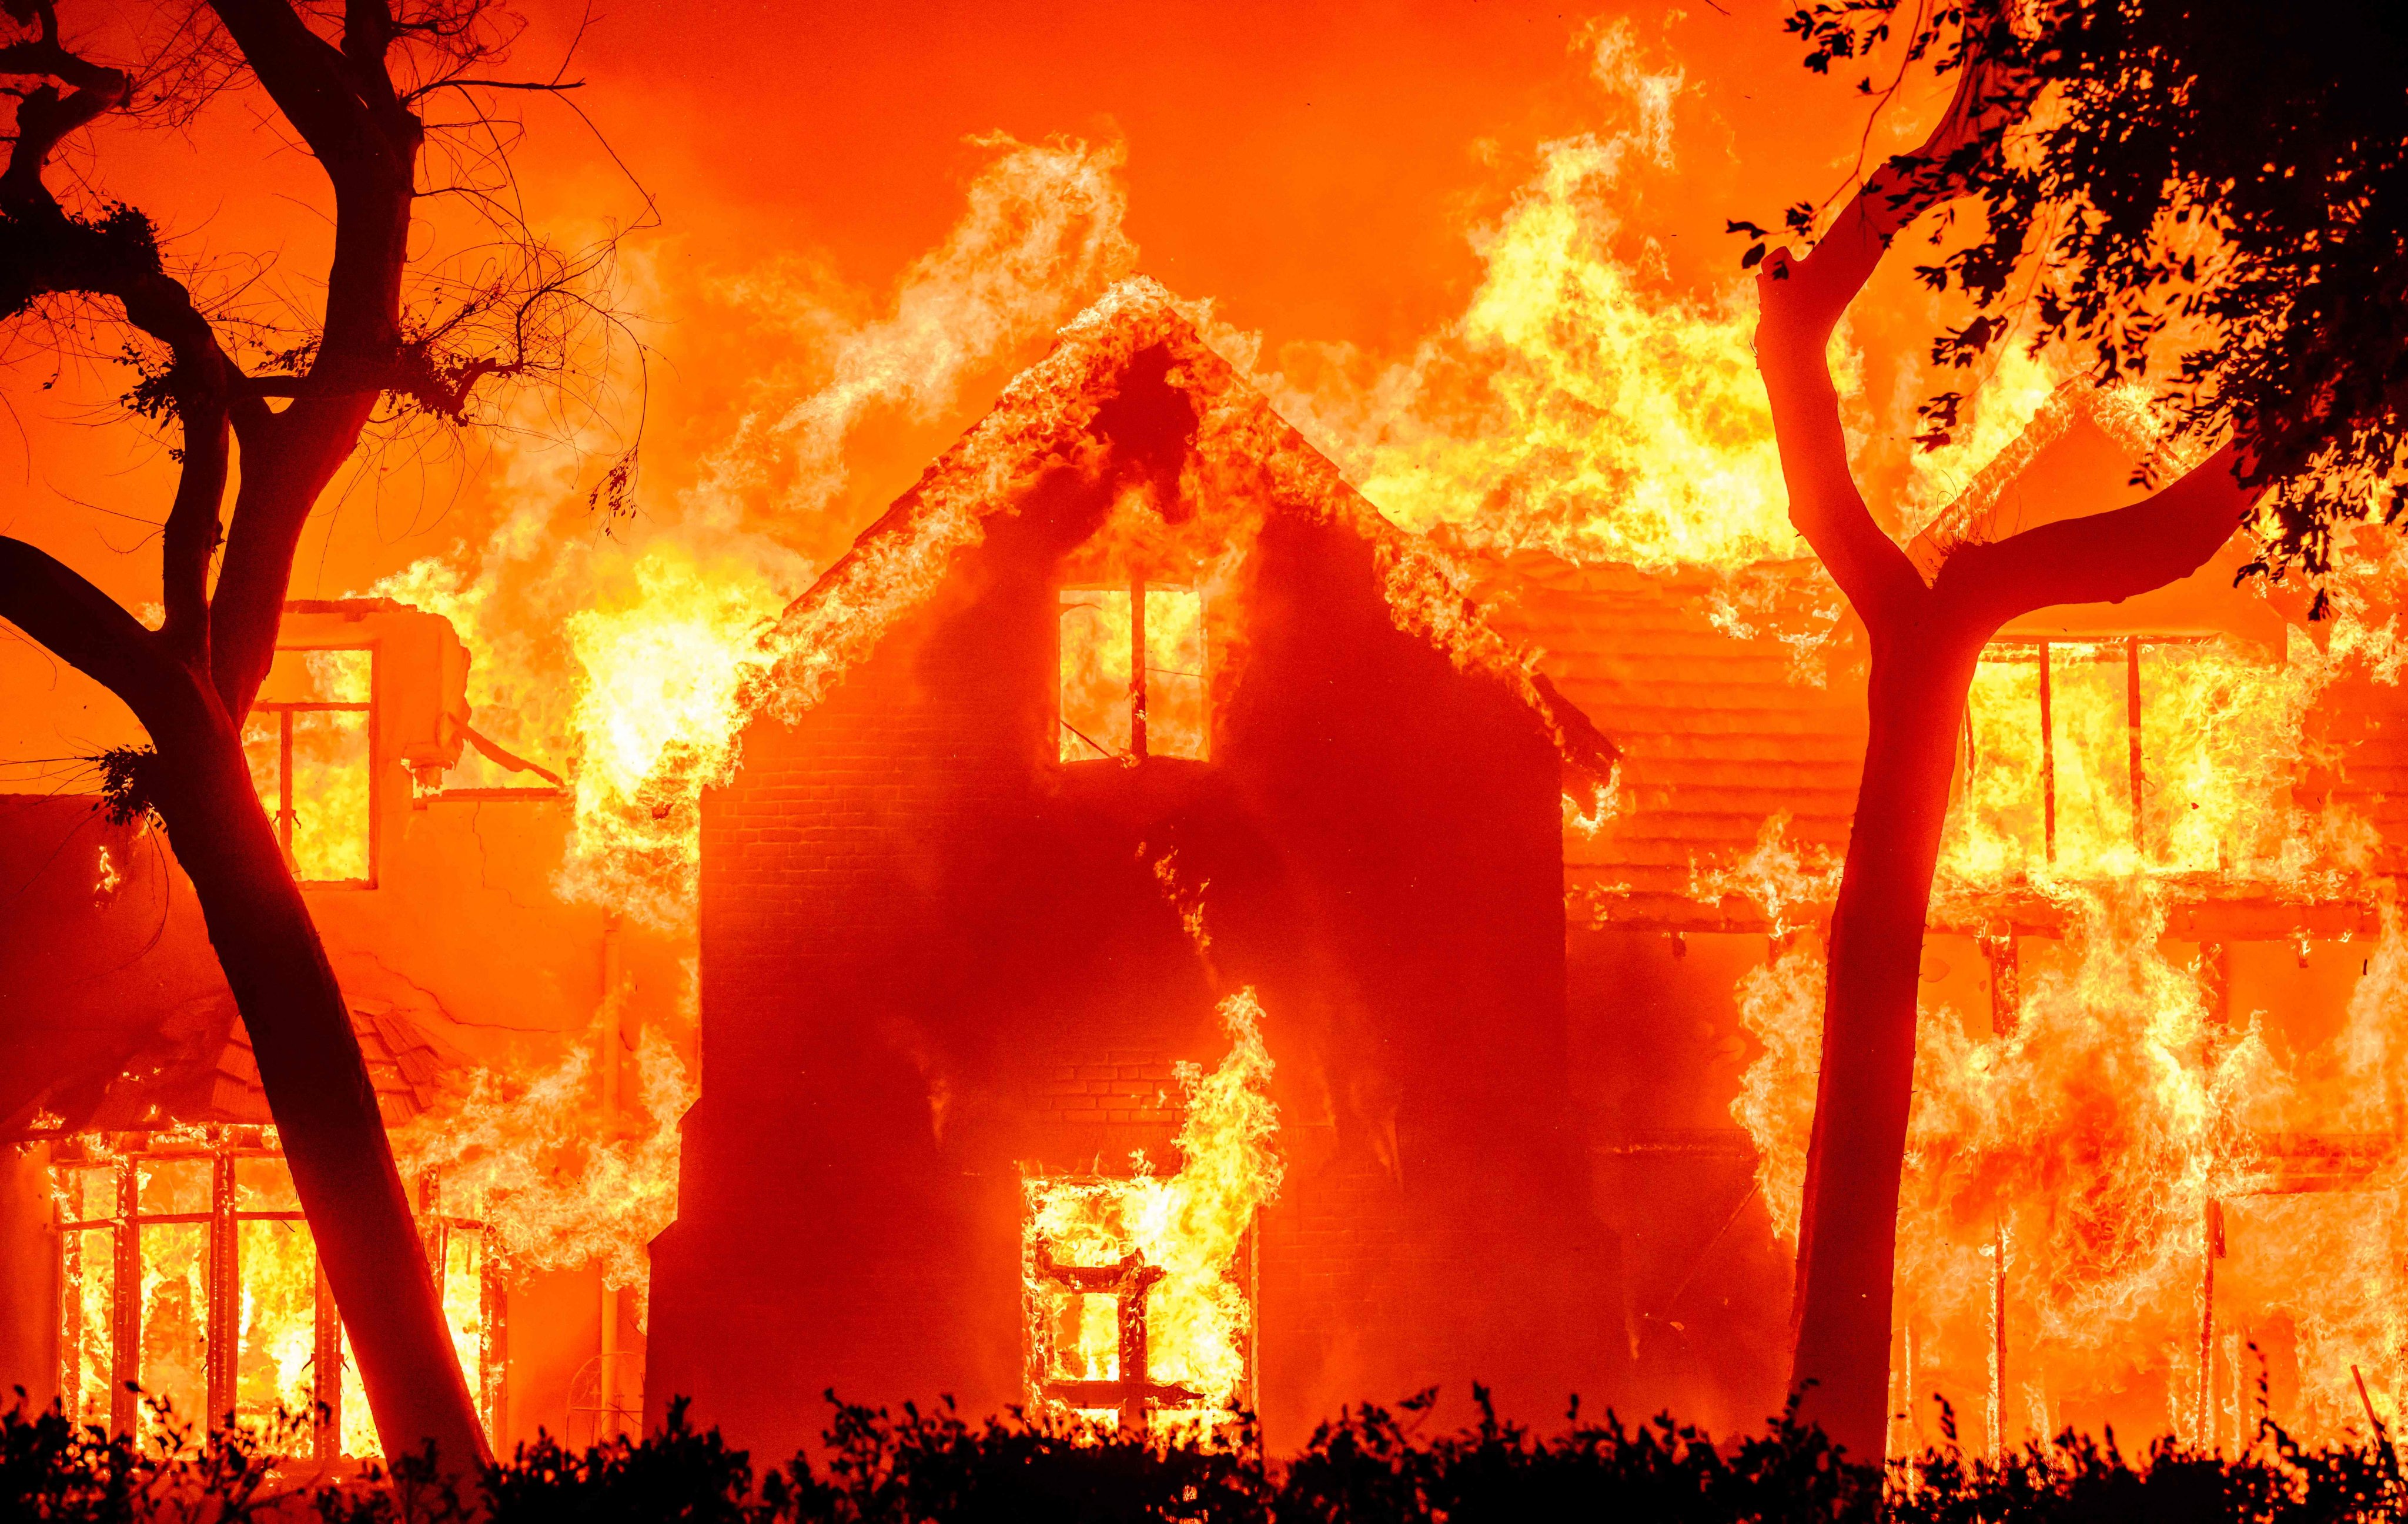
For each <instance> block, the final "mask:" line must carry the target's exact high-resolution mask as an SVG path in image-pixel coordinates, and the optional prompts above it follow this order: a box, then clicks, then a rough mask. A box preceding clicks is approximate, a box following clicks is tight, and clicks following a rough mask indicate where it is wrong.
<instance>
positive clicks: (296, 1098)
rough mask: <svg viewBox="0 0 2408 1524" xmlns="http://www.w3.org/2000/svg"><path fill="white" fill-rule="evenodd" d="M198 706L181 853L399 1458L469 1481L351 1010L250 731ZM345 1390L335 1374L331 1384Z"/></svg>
mask: <svg viewBox="0 0 2408 1524" xmlns="http://www.w3.org/2000/svg"><path fill="white" fill-rule="evenodd" d="M195 707H196V708H197V709H199V710H200V711H201V712H200V713H199V714H197V715H196V716H194V718H193V721H192V723H191V725H190V726H189V727H178V729H177V730H176V731H171V732H169V733H166V734H160V733H156V732H154V734H153V736H152V740H153V741H154V742H155V743H156V745H157V747H158V751H159V760H158V762H157V763H156V764H155V766H156V768H157V771H158V783H157V785H156V803H157V805H158V808H159V812H160V814H161V817H162V818H163V819H164V820H165V822H166V827H167V838H168V841H169V842H170V843H171V844H172V845H173V846H174V848H175V852H176V859H177V861H178V862H179V864H181V865H182V867H183V870H184V871H185V873H186V874H187V875H188V876H189V877H190V878H191V879H192V881H193V888H194V890H195V891H197V893H198V897H199V899H200V904H201V913H202V915H203V917H204V918H205V919H206V921H207V922H208V931H209V941H210V942H211V943H212V944H213V945H214V946H215V947H216V949H217V955H218V961H219V963H220V964H221V966H222V968H223V969H224V970H225V976H226V983H227V985H230V986H231V987H232V989H233V991H234V998H235V1004H236V1008H237V1009H238V1010H239V1011H240V1012H241V1014H242V1019H243V1024H244V1026H245V1027H246V1028H248V1029H249V1031H250V1034H251V1049H252V1052H253V1054H254V1055H255V1056H256V1057H257V1059H258V1062H259V1075H260V1083H261V1086H262V1088H263V1089H265V1092H266V1094H267V1104H268V1110H269V1113H270V1114H272V1115H273V1116H274V1117H275V1120H276V1128H277V1132H278V1134H279V1138H280V1140H281V1142H282V1144H283V1149H284V1154H285V1158H286V1160H287V1161H288V1163H289V1164H290V1165H291V1167H292V1171H293V1184H294V1188H295V1189H296V1190H297V1191H298V1193H299V1195H300V1198H301V1209H302V1211H303V1213H304V1214H306V1215H307V1216H308V1222H309V1228H310V1231H311V1232H312V1234H313V1235H314V1236H315V1238H316V1240H317V1247H318V1255H319V1258H320V1262H321V1263H322V1265H323V1266H324V1267H325V1272H326V1280H327V1283H328V1284H329V1286H331V1287H332V1288H333V1290H334V1293H335V1301H336V1302H337V1305H338V1306H340V1307H341V1308H343V1309H345V1317H344V1321H345V1326H346V1328H347V1329H348V1330H349V1331H350V1333H351V1347H352V1352H353V1354H354V1356H355V1357H356V1358H357V1359H358V1361H359V1369H360V1380H361V1384H362V1385H363V1386H364V1387H366V1390H367V1397H368V1405H369V1407H370V1409H371V1410H372V1411H373V1412H374V1414H375V1416H376V1421H377V1431H378V1434H379V1436H380V1438H381V1440H382V1441H383V1445H384V1449H385V1454H386V1456H387V1458H388V1459H394V1458H398V1457H400V1456H403V1455H407V1454H414V1453H415V1452H416V1451H417V1450H418V1448H419V1445H421V1443H422V1441H423V1440H425V1439H432V1440H434V1441H435V1443H436V1445H437V1459H438V1462H439V1463H440V1464H441V1466H442V1469H443V1470H445V1471H446V1472H448V1473H451V1474H455V1475H456V1474H462V1473H464V1472H466V1471H467V1470H468V1469H469V1468H470V1467H471V1466H473V1464H474V1463H475V1462H476V1461H479V1460H481V1459H484V1458H485V1456H486V1454H487V1451H486V1449H485V1444H484V1436H483V1434H482V1433H481V1432H480V1430H479V1427H478V1423H477V1416H476V1408H475V1405H474V1404H473V1403H472V1402H471V1401H470V1399H469V1396H468V1387H467V1380H466V1376H465V1375H464V1374H463V1373H462V1372H461V1369H460V1362H459V1360H458V1359H457V1357H456V1356H455V1355H454V1354H453V1352H452V1351H453V1346H452V1335H451V1331H450V1330H449V1328H448V1327H447V1325H446V1324H445V1322H444V1318H443V1307H442V1301H441V1299H440V1297H439V1295H438V1294H437V1289H436V1284H435V1277H434V1273H433V1272H432V1270H431V1269H430V1267H429V1266H428V1264H427V1261H426V1251H425V1248H424V1246H423V1244H422V1243H421V1242H420V1240H419V1238H418V1234H417V1231H416V1229H415V1227H414V1225H413V1219H412V1217H411V1215H410V1209H409V1195H408V1192H407V1191H406V1189H405V1188H404V1186H403V1184H402V1179H401V1173H400V1171H399V1170H398V1169H397V1168H396V1167H395V1165H394V1157H393V1147H392V1144H391V1143H390V1142H389V1141H388V1140H387V1138H386V1136H385V1130H384V1121H383V1118H382V1117H381V1116H380V1114H379V1113H378V1109H377V1098H376V1090H375V1086H374V1085H373V1084H372V1083H371V1081H370V1080H369V1078H368V1071H367V1064H366V1059H364V1058H363V1057H361V1054H360V1046H359V1041H358V1039H357V1037H356V1035H355V1034H354V1033H353V1031H352V1028H351V1012H350V1008H349V1006H348V1005H347V1004H346V1002H345V1001H344V999H343V992H342V988H341V986H340V985H338V984H337V982H336V978H335V970H334V968H333V966H332V965H331V964H330V963H328V961H327V959H326V950H325V947H324V946H323V945H322V943H321V942H319V940H318V928H317V927H316V925H315V923H313V922H312V921H311V919H310V917H309V911H308V905H307V904H305V903H304V902H303V900H302V898H301V891H300V889H299V888H298V887H296V886H295V884H294V881H293V874H292V871H291V870H290V869H289V868H288V867H287V866H286V864H285V861H284V855H283V852H282V850H281V848H280V847H279V845H278V842H277V837H276V831H275V828H274V827H273V826H271V825H270V824H269V822H268V818H267V814H266V812H265V809H264V808H263V807H262V806H261V804H260V802H259V796H258V795H257V793H256V792H254V790H253V787H252V784H251V771H250V768H249V766H248V764H247V763H246V761H245V759H244V756H243V751H242V744H241V739H240V735H239V733H238V732H237V731H236V728H235V727H234V726H233V725H232V723H231V722H230V721H228V720H227V719H226V718H225V712H224V711H223V710H222V708H220V707H219V706H217V705H216V704H215V703H214V702H211V701H207V700H204V701H203V702H202V703H201V704H199V705H197V706H195ZM334 1377H335V1373H333V1372H321V1373H319V1380H320V1381H321V1382H322V1383H325V1382H329V1381H332V1380H333V1379H334ZM219 1416H221V1415H214V1414H213V1415H211V1417H212V1419H214V1418H217V1417H219Z"/></svg>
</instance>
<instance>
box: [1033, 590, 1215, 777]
mask: <svg viewBox="0 0 2408 1524" xmlns="http://www.w3.org/2000/svg"><path fill="white" fill-rule="evenodd" d="M1061 652H1062V663H1061V693H1060V699H1061V707H1060V710H1059V718H1060V736H1059V741H1060V749H1059V755H1060V757H1061V759H1062V760H1063V761H1065V762H1084V761H1099V760H1105V759H1117V760H1121V761H1125V762H1135V761H1140V760H1142V759H1144V758H1146V757H1151V756H1176V757H1190V758H1194V759H1196V760H1198V761H1200V760H1202V759H1203V758H1204V756H1205V755H1206V734H1205V733H1206V729H1207V723H1206V712H1207V695H1208V687H1207V683H1206V681H1205V672H1206V667H1205V662H1206V648H1205V640H1204V598H1203V595H1202V594H1201V593H1199V592H1198V591H1197V589H1195V588H1193V587H1180V586H1174V585H1170V584H1168V583H1161V582H1144V581H1142V580H1140V581H1136V582H1130V583H1129V584H1128V585H1127V586H1125V587H1066V588H1064V589H1063V590H1062V604H1061Z"/></svg>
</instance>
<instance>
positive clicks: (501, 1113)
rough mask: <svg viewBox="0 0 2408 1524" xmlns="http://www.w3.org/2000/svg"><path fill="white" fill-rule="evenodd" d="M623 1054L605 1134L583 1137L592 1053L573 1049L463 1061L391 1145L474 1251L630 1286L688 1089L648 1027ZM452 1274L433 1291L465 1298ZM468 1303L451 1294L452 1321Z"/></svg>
mask: <svg viewBox="0 0 2408 1524" xmlns="http://www.w3.org/2000/svg"><path fill="white" fill-rule="evenodd" d="M632 1063H633V1073H632V1077H631V1079H630V1081H629V1083H627V1084H625V1085H623V1087H622V1094H621V1100H622V1111H621V1114H620V1118H619V1122H618V1125H617V1127H616V1128H615V1129H614V1130H613V1131H612V1132H611V1133H609V1134H606V1135H602V1136H596V1135H595V1134H596V1129H595V1123H594V1113H595V1103H594V1093H595V1086H596V1082H595V1076H594V1074H593V1058H592V1056H591V1055H590V1054H589V1053H588V1052H587V1051H586V1050H585V1049H584V1048H582V1047H578V1048H572V1049H570V1050H569V1051H568V1052H567V1053H566V1055H565V1056H563V1057H561V1058H560V1059H559V1060H558V1061H557V1062H556V1063H554V1064H552V1066H551V1067H550V1068H548V1069H544V1070H541V1071H538V1072H536V1073H535V1074H533V1075H532V1076H529V1077H520V1076H516V1075H512V1074H509V1073H507V1072H504V1071H498V1070H494V1069H480V1070H478V1071H475V1072H474V1073H473V1074H472V1075H471V1076H470V1078H469V1080H468V1082H467V1084H466V1087H465V1090H464V1091H463V1092H462V1093H460V1094H458V1095H455V1096H452V1097H449V1098H446V1100H444V1101H443V1102H441V1103H440V1104H438V1106H437V1109H436V1110H435V1111H434V1112H432V1113H430V1114H429V1115H428V1116H427V1117H426V1118H424V1119H423V1120H422V1122H421V1123H420V1125H419V1126H417V1127H415V1128H413V1129H411V1130H410V1132H409V1134H408V1136H407V1137H405V1138H403V1139H399V1140H396V1145H395V1153H396V1155H397V1156H398V1157H400V1158H401V1160H402V1163H403V1165H404V1167H405V1168H406V1169H409V1170H411V1171H413V1172H416V1171H425V1170H433V1171H435V1172H437V1176H438V1178H439V1179H440V1180H441V1181H442V1184H443V1195H444V1203H445V1207H446V1210H448V1211H449V1212H451V1213H452V1215H456V1216H461V1217H466V1218H472V1219H474V1220H476V1221H479V1222H481V1223H483V1224H484V1225H485V1229H484V1236H483V1237H482V1239H481V1241H480V1244H479V1246H478V1249H477V1251H476V1252H478V1253H480V1254H493V1255H495V1256H496V1257H497V1258H499V1259H500V1260H502V1261H503V1262H505V1263H507V1264H508V1265H509V1267H510V1268H511V1269H512V1270H513V1271H514V1272H522V1273H523V1272H539V1271H552V1270H567V1269H574V1268H577V1267H579V1266H582V1265H586V1264H592V1265H595V1266H596V1267H598V1269H599V1270H600V1272H601V1275H602V1281H603V1284H604V1285H606V1286H609V1287H621V1288H628V1287H632V1288H634V1289H635V1290H636V1291H637V1292H638V1295H639V1296H640V1294H641V1292H642V1291H643V1290H644V1289H645V1288H646V1287H648V1286H649V1285H650V1284H651V1265H650V1260H649V1258H647V1253H648V1246H649V1245H650V1244H651V1242H652V1238H653V1237H654V1235H656V1234H658V1233H659V1232H660V1231H661V1230H662V1229H665V1228H667V1226H668V1225H669V1223H670V1222H671V1221H672V1220H673V1219H674V1218H675V1217H676V1215H677V1170H678V1130H677V1120H678V1118H679V1117H680V1116H681V1115H683V1114H684V1113H685V1109H686V1107H687V1106H689V1105H690V1104H692V1103H693V1100H694V1086H693V1082H692V1081H691V1080H690V1079H689V1078H688V1076H687V1072H686V1068H685V1065H684V1063H683V1062H682V1061H681V1059H680V1058H679V1057H678V1055H677V1052H676V1050H675V1048H674V1047H673V1046H672V1044H671V1042H670V1041H669V1040H668V1038H667V1036H665V1035H663V1034H661V1033H660V1032H658V1031H656V1030H654V1029H652V1028H646V1029H645V1031H644V1033H643V1034H642V1036H641V1038H640V1039H639V1040H638V1043H637V1045H636V1049H635V1052H634V1054H633V1055H632ZM454 1242H455V1243H457V1242H458V1241H457V1240H455V1241H454ZM466 1274H467V1272H466V1271H465V1270H462V1271H459V1272H457V1274H456V1276H455V1274H454V1272H450V1271H447V1272H446V1277H447V1278H446V1282H445V1285H446V1287H447V1290H446V1295H447V1297H452V1296H455V1295H456V1296H458V1297H464V1298H465V1297H467V1296H468V1293H467V1292H466V1289H457V1290H455V1289H454V1286H455V1280H456V1284H457V1286H458V1287H466V1286H467V1285H468V1284H470V1283H469V1281H468V1280H467V1279H458V1278H457V1277H465V1276H466ZM472 1304H473V1299H470V1300H469V1301H462V1302H461V1306H462V1308H463V1314H462V1316H463V1317H464V1318H465V1317H466V1316H467V1312H466V1310H467V1309H468V1308H469V1307H470V1306H471V1305H472ZM639 1305H640V1302H639ZM455 1326H459V1327H465V1326H466V1324H465V1323H461V1324H456V1325H455ZM472 1369H473V1367H472Z"/></svg>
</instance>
